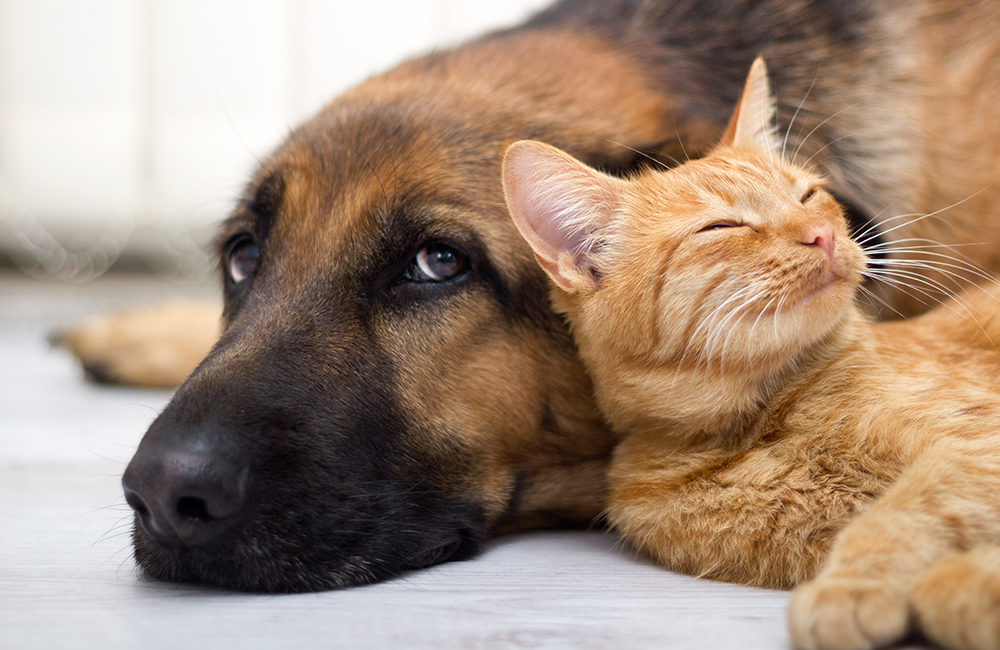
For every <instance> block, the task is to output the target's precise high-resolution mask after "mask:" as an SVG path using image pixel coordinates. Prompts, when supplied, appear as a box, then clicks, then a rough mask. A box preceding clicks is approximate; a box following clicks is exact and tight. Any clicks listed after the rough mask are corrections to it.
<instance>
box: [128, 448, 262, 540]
mask: <svg viewBox="0 0 1000 650" xmlns="http://www.w3.org/2000/svg"><path fill="white" fill-rule="evenodd" d="M248 476H249V468H248V467H246V466H245V465H243V464H241V463H239V462H235V461H233V460H232V459H231V458H227V457H226V456H225V455H224V454H219V453H213V450H211V448H210V447H208V446H207V445H205V444H203V443H200V441H197V440H193V441H188V442H187V443H186V444H180V445H173V446H166V445H162V444H153V445H145V446H144V445H140V446H139V450H138V451H137V452H136V454H135V457H134V458H133V459H132V462H131V463H129V466H128V468H127V469H126V470H125V475H124V476H123V477H122V487H124V488H125V500H126V501H128V504H129V505H130V506H132V509H133V510H135V511H136V513H137V514H138V516H139V520H140V521H141V522H142V526H143V528H145V530H146V532H147V533H149V535H150V536H151V537H152V538H154V539H156V540H158V541H160V542H163V543H165V544H171V545H174V546H200V545H204V544H208V543H209V542H211V541H213V540H215V539H216V538H218V537H219V536H220V535H221V534H222V533H223V532H225V531H226V530H228V529H229V528H231V527H232V525H233V524H234V523H235V522H236V521H238V520H239V515H240V511H241V510H242V509H243V505H244V503H245V499H246V490H247V479H248Z"/></svg>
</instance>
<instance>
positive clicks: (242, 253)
mask: <svg viewBox="0 0 1000 650" xmlns="http://www.w3.org/2000/svg"><path fill="white" fill-rule="evenodd" d="M259 259H260V247H259V246H257V242H256V241H254V239H253V237H251V236H249V235H243V236H240V237H238V238H237V239H236V240H235V241H234V242H233V243H232V244H230V246H229V253H228V254H227V255H226V271H227V272H228V273H229V277H230V278H231V279H232V281H233V283H235V284H239V283H240V282H244V281H245V280H247V279H249V278H250V276H251V275H253V274H254V271H256V270H257V262H258V260H259Z"/></svg>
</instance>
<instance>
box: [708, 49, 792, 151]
mask: <svg viewBox="0 0 1000 650" xmlns="http://www.w3.org/2000/svg"><path fill="white" fill-rule="evenodd" d="M774 115H775V104H774V97H772V96H771V86H770V84H769V83H768V80H767V66H766V65H765V64H764V57H762V56H758V57H757V58H756V59H754V62H753V65H751V66H750V74H748V75H747V82H746V85H744V86H743V94H742V95H741V96H740V99H739V101H737V102H736V109H735V110H734V111H733V117H732V118H731V119H730V120H729V126H728V127H726V132H725V133H723V135H722V140H720V141H719V144H718V146H720V147H723V146H731V147H740V148H750V149H760V150H762V151H764V152H768V153H773V152H777V150H778V139H777V137H776V135H775V131H774V129H775V127H774Z"/></svg>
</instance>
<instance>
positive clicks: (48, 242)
mask: <svg viewBox="0 0 1000 650" xmlns="http://www.w3.org/2000/svg"><path fill="white" fill-rule="evenodd" d="M548 2H549V0H367V1H361V2H359V1H358V0H326V1H324V0H0V253H5V254H7V255H8V256H9V257H12V258H13V259H15V260H16V261H17V262H18V263H19V265H21V266H22V267H23V268H25V269H27V270H29V271H31V272H33V273H37V274H39V275H47V276H54V277H61V278H64V279H66V278H75V279H86V278H88V277H93V276H94V275H96V274H99V273H100V272H102V271H103V270H104V269H105V268H106V267H107V266H108V265H109V264H110V263H111V262H113V261H114V259H115V258H116V257H117V255H118V254H119V253H120V252H121V250H122V249H123V248H124V249H126V250H127V251H128V252H129V253H130V254H142V255H145V256H147V257H149V258H150V259H152V260H154V261H155V262H156V263H157V264H159V265H161V266H162V267H163V268H164V270H166V271H168V272H169V271H171V270H174V271H180V272H181V273H192V274H195V275H197V274H198V273H201V272H204V270H205V264H204V263H203V261H202V260H203V259H204V255H203V253H202V251H203V250H204V248H205V244H206V242H208V241H209V240H210V239H211V233H212V231H213V229H214V226H215V224H216V223H218V221H219V220H221V219H222V218H223V217H224V216H225V214H226V213H227V211H228V210H229V208H230V206H231V205H232V200H233V198H234V197H235V196H236V194H237V192H238V191H239V189H240V187H241V185H242V183H243V182H244V181H245V179H246V178H247V176H248V174H249V173H250V171H251V170H252V168H253V167H254V165H255V162H256V159H257V158H258V157H262V156H263V155H266V153H267V152H268V151H269V150H270V149H271V148H272V147H274V146H275V145H276V144H277V143H278V142H279V141H280V140H281V138H282V137H283V135H284V134H285V133H287V132H288V130H289V129H290V128H291V127H292V126H293V125H295V124H296V123H298V122H299V121H300V120H302V119H303V118H305V117H307V116H308V115H310V114H311V113H313V112H314V111H316V110H317V109H318V108H319V107H320V106H322V104H324V103H325V102H326V101H328V100H329V99H331V98H332V97H333V96H335V95H336V94H337V93H339V92H340V91H342V90H344V89H346V88H347V87H349V86H351V85H353V84H356V83H358V82H359V81H362V80H363V79H365V78H366V77H367V76H369V75H371V74H373V73H375V72H378V71H380V70H383V69H385V68H388V67H390V66H392V65H393V64H394V63H395V62H397V61H399V60H401V59H403V58H405V57H407V56H410V55H414V54H419V53H420V52H422V51H426V50H428V49H430V48H432V47H437V46H442V45H447V44H449V43H454V42H457V41H460V40H462V39H465V38H468V37H470V36H474V35H476V34H477V33H480V32H482V31H485V30H487V29H491V28H494V27H499V26H504V25H508V24H513V23H516V22H517V21H519V20H521V19H523V18H524V17H525V16H527V15H529V14H530V13H531V12H532V11H534V10H536V9H538V8H541V7H542V6H544V5H546V4H548Z"/></svg>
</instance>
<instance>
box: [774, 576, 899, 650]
mask: <svg viewBox="0 0 1000 650" xmlns="http://www.w3.org/2000/svg"><path fill="white" fill-rule="evenodd" d="M788 622H789V630H790V632H791V636H792V642H793V643H794V645H795V647H797V648H801V649H802V650H862V649H867V648H876V647H879V646H883V645H886V644H889V643H892V642H893V641H896V640H898V639H900V638H901V637H903V636H904V635H905V634H906V632H907V631H908V628H909V611H908V603H907V597H906V593H905V591H901V590H896V589H892V588H890V587H889V586H887V585H886V584H885V583H884V582H881V581H875V580H864V579H858V578H820V579H818V580H815V581H813V582H806V583H803V584H801V585H799V586H798V587H797V588H796V589H795V590H794V591H793V592H792V597H791V600H790V601H789V610H788Z"/></svg>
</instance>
